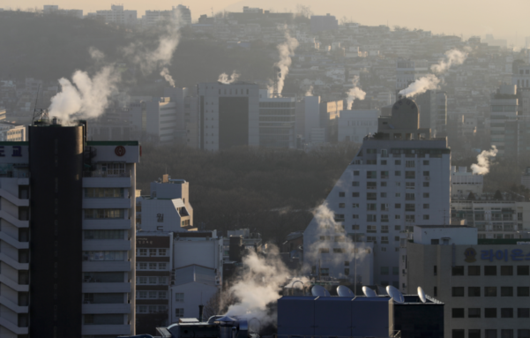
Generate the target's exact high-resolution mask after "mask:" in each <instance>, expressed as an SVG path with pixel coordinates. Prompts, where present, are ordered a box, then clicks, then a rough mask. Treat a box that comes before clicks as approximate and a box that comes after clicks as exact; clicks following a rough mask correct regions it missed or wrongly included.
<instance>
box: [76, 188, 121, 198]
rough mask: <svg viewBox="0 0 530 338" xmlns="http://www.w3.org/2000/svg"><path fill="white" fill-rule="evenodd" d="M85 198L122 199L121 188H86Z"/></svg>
mask: <svg viewBox="0 0 530 338" xmlns="http://www.w3.org/2000/svg"><path fill="white" fill-rule="evenodd" d="M85 198H123V189H122V188H86V189H85Z"/></svg>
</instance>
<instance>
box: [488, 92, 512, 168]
mask: <svg viewBox="0 0 530 338" xmlns="http://www.w3.org/2000/svg"><path fill="white" fill-rule="evenodd" d="M516 90H517V87H516V86H515V85H501V86H500V88H499V89H498V90H497V93H495V94H492V95H491V101H490V105H491V115H490V119H491V124H490V128H491V146H495V147H497V149H498V151H499V152H498V154H497V156H499V157H512V158H513V157H515V156H516V152H517V148H516V147H515V148H514V147H513V146H514V142H515V136H516V135H515V134H514V133H515V131H514V130H513V125H514V124H515V126H516V122H517V110H518V99H517V96H516ZM510 122H511V124H508V123H510ZM510 125H511V126H512V128H510ZM505 143H508V144H510V146H507V145H506V144H505Z"/></svg>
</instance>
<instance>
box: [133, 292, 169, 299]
mask: <svg viewBox="0 0 530 338" xmlns="http://www.w3.org/2000/svg"><path fill="white" fill-rule="evenodd" d="M136 298H138V299H167V291H136Z"/></svg>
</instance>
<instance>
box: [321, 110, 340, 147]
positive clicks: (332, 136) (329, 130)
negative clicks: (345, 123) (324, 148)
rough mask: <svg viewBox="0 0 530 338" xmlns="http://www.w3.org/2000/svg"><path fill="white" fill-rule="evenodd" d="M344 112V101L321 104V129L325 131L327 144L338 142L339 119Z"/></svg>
mask: <svg viewBox="0 0 530 338" xmlns="http://www.w3.org/2000/svg"><path fill="white" fill-rule="evenodd" d="M343 110H344V101H342V100H338V101H328V102H321V103H320V127H321V128H323V129H324V133H325V140H326V142H330V143H337V142H338V140H339V118H340V113H341V112H342V111H343Z"/></svg>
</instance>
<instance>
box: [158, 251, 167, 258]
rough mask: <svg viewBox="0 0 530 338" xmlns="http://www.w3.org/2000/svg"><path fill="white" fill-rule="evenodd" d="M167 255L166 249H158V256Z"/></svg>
mask: <svg viewBox="0 0 530 338" xmlns="http://www.w3.org/2000/svg"><path fill="white" fill-rule="evenodd" d="M165 255H166V249H158V256H165Z"/></svg>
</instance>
